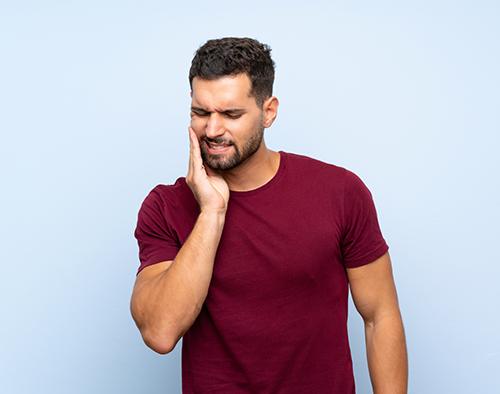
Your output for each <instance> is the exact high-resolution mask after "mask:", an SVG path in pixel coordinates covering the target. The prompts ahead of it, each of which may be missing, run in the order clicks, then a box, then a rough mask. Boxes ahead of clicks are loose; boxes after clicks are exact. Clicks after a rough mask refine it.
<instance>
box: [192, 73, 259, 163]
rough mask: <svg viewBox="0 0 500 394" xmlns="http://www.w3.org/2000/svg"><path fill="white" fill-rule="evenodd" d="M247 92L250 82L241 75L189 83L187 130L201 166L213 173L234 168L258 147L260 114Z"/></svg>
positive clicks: (246, 77)
mask: <svg viewBox="0 0 500 394" xmlns="http://www.w3.org/2000/svg"><path fill="white" fill-rule="evenodd" d="M250 90H251V81H250V78H249V77H248V76H247V74H243V73H242V74H237V75H235V76H224V77H221V78H218V79H215V80H205V79H200V78H198V77H195V78H194V79H193V83H192V92H191V99H192V100H191V127H192V128H193V130H194V132H195V133H196V135H197V137H198V140H199V142H200V151H201V157H202V159H203V161H204V163H205V165H207V166H209V167H210V168H212V169H214V170H222V171H225V170H230V169H232V168H235V167H237V166H238V165H240V164H241V163H243V162H244V161H245V160H247V159H248V158H249V157H250V156H252V155H253V154H254V153H255V152H256V151H257V150H258V149H259V147H260V145H261V143H262V139H263V136H264V125H263V111H262V109H260V108H259V107H258V106H257V103H256V101H255V97H253V96H250V95H249V94H250Z"/></svg>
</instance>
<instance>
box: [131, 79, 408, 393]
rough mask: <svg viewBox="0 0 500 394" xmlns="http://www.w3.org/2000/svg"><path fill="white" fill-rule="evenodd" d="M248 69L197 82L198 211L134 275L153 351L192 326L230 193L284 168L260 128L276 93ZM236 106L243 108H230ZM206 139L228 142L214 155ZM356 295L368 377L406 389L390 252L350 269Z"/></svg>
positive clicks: (142, 326)
mask: <svg viewBox="0 0 500 394" xmlns="http://www.w3.org/2000/svg"><path fill="white" fill-rule="evenodd" d="M250 88H251V83H250V79H249V78H248V76H247V75H246V74H239V75H236V76H227V77H222V78H219V79H216V80H212V81H208V80H202V79H199V78H194V80H193V91H192V92H191V99H192V101H191V124H190V126H189V141H190V154H189V166H188V174H187V176H186V183H187V184H188V186H189V187H190V189H191V191H192V192H193V195H194V196H195V198H196V200H197V201H198V204H199V205H200V215H199V217H198V219H197V221H196V223H195V226H194V228H193V230H192V232H191V233H190V235H189V237H188V239H187V240H186V242H185V243H184V245H183V246H182V247H181V249H180V250H179V252H178V254H177V256H176V257H175V259H174V260H171V261H164V262H160V263H157V264H153V265H151V266H148V267H146V268H144V269H143V270H142V271H141V272H140V273H139V274H138V275H137V278H136V283H135V285H134V291H133V294H132V298H131V313H132V316H133V318H134V321H135V322H136V325H137V327H138V328H139V330H140V332H141V335H142V337H143V339H144V341H145V343H146V345H148V346H149V347H150V348H151V349H153V350H155V351H156V352H158V353H161V354H165V353H168V352H170V351H172V350H173V349H174V348H175V345H176V343H177V342H178V341H179V339H180V338H181V337H182V336H183V335H184V333H185V332H186V331H187V330H188V329H189V327H191V325H192V324H193V322H194V320H195V319H196V317H197V316H198V314H199V312H200V310H201V307H202V304H203V302H204V300H205V298H206V295H207V292H208V286H209V284H210V279H211V276H212V272H213V263H214V258H215V253H216V251H217V247H218V244H219V241H220V235H221V232H222V229H223V226H224V219H225V214H226V210H227V204H228V201H229V191H230V190H236V191H247V190H252V189H255V188H257V187H259V186H261V185H263V184H265V183H267V182H268V181H269V180H270V179H271V178H272V177H273V176H274V175H275V174H276V171H277V169H278V167H279V160H280V159H279V153H278V152H275V151H272V150H270V149H268V148H267V147H266V145H265V142H264V138H263V135H262V134H263V130H264V129H265V128H267V127H270V126H271V125H272V123H273V122H274V120H275V118H276V116H277V110H278V105H279V103H278V99H277V98H276V97H274V96H273V97H269V98H268V99H266V100H265V101H264V103H263V105H262V107H259V106H258V105H257V103H256V101H255V98H254V97H252V96H251V95H250V94H249V92H250ZM231 109H233V110H234V109H238V111H233V112H228V111H229V110H231ZM208 142H216V143H220V142H225V143H227V144H230V148H229V149H227V150H225V151H224V152H222V153H213V152H212V153H210V150H209V148H208V144H207V143H208ZM346 274H347V276H348V280H349V286H350V289H351V294H352V298H353V301H354V304H355V306H356V309H357V310H358V312H359V313H360V315H361V316H362V318H363V320H364V324H365V339H366V350H367V358H368V367H369V372H370V378H371V382H372V386H373V391H374V393H375V394H404V393H406V392H407V380H408V361H407V351H406V341H405V334H404V328H403V322H402V319H401V314H400V310H399V305H398V298H397V293H396V287H395V284H394V279H393V275H392V267H391V260H390V256H389V253H386V254H385V255H384V256H382V257H380V258H379V259H377V260H375V261H374V262H372V263H370V264H366V265H363V266H361V267H357V268H351V269H346Z"/></svg>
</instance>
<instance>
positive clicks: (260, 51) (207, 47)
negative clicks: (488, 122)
mask: <svg viewBox="0 0 500 394" xmlns="http://www.w3.org/2000/svg"><path fill="white" fill-rule="evenodd" d="M240 73H246V74H247V75H248V77H249V78H250V81H251V83H252V88H251V90H250V95H251V96H253V97H255V101H256V102H257V105H258V106H259V107H260V106H262V103H263V102H264V100H265V99H266V98H268V97H270V96H272V94H273V82H274V62H273V60H272V59H271V48H270V47H269V46H268V45H266V44H261V43H260V42H259V41H257V40H254V39H253V38H247V37H245V38H238V37H224V38H219V39H214V40H208V41H207V42H206V43H205V44H203V45H202V46H201V47H200V48H198V50H197V51H196V53H195V55H194V57H193V60H192V62H191V69H190V70H189V86H190V87H191V89H192V88H193V78H194V77H199V78H201V79H207V80H213V79H217V78H221V77H224V76H227V75H236V74H240Z"/></svg>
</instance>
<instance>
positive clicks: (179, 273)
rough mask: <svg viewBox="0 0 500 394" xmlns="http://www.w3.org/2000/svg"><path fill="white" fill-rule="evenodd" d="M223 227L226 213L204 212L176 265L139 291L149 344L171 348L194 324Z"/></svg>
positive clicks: (138, 309)
mask: <svg viewBox="0 0 500 394" xmlns="http://www.w3.org/2000/svg"><path fill="white" fill-rule="evenodd" d="M223 226H224V214H218V213H201V214H200V215H199V217H198V220H197V221H196V223H195V225H194V228H193V230H192V231H191V234H190V235H189V237H188V238H187V240H186V242H185V243H184V245H183V246H182V247H181V249H180V250H179V252H178V253H177V256H176V257H175V259H174V261H173V263H172V265H171V266H170V267H169V268H168V269H167V270H166V271H164V272H163V273H162V274H161V275H159V276H158V277H156V278H154V279H153V280H151V281H149V282H148V283H145V284H144V285H143V287H142V288H141V289H140V290H138V291H137V295H136V297H135V303H134V304H135V306H136V308H135V309H136V314H135V315H136V320H137V321H138V323H139V326H140V328H141V333H142V334H143V337H144V339H145V341H146V342H147V343H148V346H150V347H152V348H154V349H158V350H157V351H160V352H162V353H163V352H165V351H169V350H170V348H173V347H174V346H175V343H176V342H177V341H178V340H179V339H180V337H181V336H182V335H183V334H184V332H185V331H186V330H187V329H189V327H190V326H191V325H192V324H193V322H194V320H195V319H196V317H197V316H198V314H199V312H200V310H201V307H202V304H203V302H204V300H205V298H206V296H207V292H208V288H209V284H210V280H211V278H212V272H213V264H214V258H215V254H216V251H217V247H218V244H219V241H220V237H221V234H222V229H223ZM160 349H161V350H160Z"/></svg>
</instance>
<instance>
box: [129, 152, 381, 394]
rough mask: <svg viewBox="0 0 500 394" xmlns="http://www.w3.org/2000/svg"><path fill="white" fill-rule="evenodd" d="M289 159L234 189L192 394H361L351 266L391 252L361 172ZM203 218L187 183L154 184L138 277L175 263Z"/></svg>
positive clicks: (188, 372) (193, 332) (190, 374)
mask: <svg viewBox="0 0 500 394" xmlns="http://www.w3.org/2000/svg"><path fill="white" fill-rule="evenodd" d="M279 153H280V164H279V168H278V171H277V173H276V174H275V176H274V177H273V178H272V179H271V180H270V181H269V182H267V183H266V184H265V185H263V186H261V187H259V188H257V189H254V190H251V191H247V192H236V191H231V192H230V198H229V204H228V209H227V213H226V220H225V224H224V229H223V232H222V236H221V240H220V243H219V247H218V250H217V253H216V257H215V261H214V269H213V276H212V279H211V282H210V287H209V290H208V295H207V298H206V300H205V302H204V304H203V307H202V309H201V312H200V314H199V315H198V317H197V319H196V320H195V322H194V323H193V325H192V326H191V328H190V329H189V330H188V331H187V332H186V333H185V335H184V337H183V340H182V388H183V393H185V394H191V393H196V394H198V393H203V394H204V393H269V394H271V393H272V394H278V393H283V394H293V393H304V394H311V393H315V394H322V393H335V394H352V393H354V392H355V385H354V377H353V370H352V362H351V353H350V348H349V341H348V336H347V310H348V307H347V305H348V302H347V301H348V280H347V276H346V270H345V269H346V267H348V268H352V267H358V266H361V265H364V264H367V263H370V262H373V261H374V260H376V259H377V258H378V257H380V256H382V255H383V254H384V253H385V252H386V251H387V250H388V245H387V244H386V242H385V240H384V238H383V236H382V233H381V231H380V227H379V223H378V219H377V213H376V210H375V205H374V202H373V199H372V195H371V193H370V191H369V190H368V189H367V187H366V186H365V184H364V183H363V182H362V181H361V179H360V178H359V177H358V176H357V175H355V174H354V173H353V172H351V171H349V170H347V169H345V168H343V167H340V166H336V165H333V164H328V163H325V162H322V161H319V160H316V159H312V158H309V157H307V156H303V155H298V154H294V153H287V152H283V151H280V152H279ZM198 213H199V208H198V204H197V202H196V200H195V199H194V196H193V194H192V192H191V190H190V189H189V187H188V186H187V184H186V182H185V178H184V177H182V178H178V179H177V180H176V182H175V184H173V185H163V184H160V185H157V186H156V187H155V188H153V190H151V192H150V193H149V194H148V196H147V197H146V198H145V200H144V202H143V204H142V206H141V208H140V210H139V214H138V222H137V227H136V230H135V233H134V235H135V237H136V238H137V241H138V245H139V259H140V262H141V265H140V267H139V269H138V272H139V271H140V270H142V269H143V268H144V267H146V266H148V265H151V264H155V263H158V262H160V261H165V260H173V259H174V258H175V256H176V254H177V252H178V250H179V249H180V247H181V246H182V245H183V243H184V242H185V240H186V238H187V237H188V235H189V233H190V231H191V230H192V228H193V226H194V223H195V221H196V218H197V215H198Z"/></svg>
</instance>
